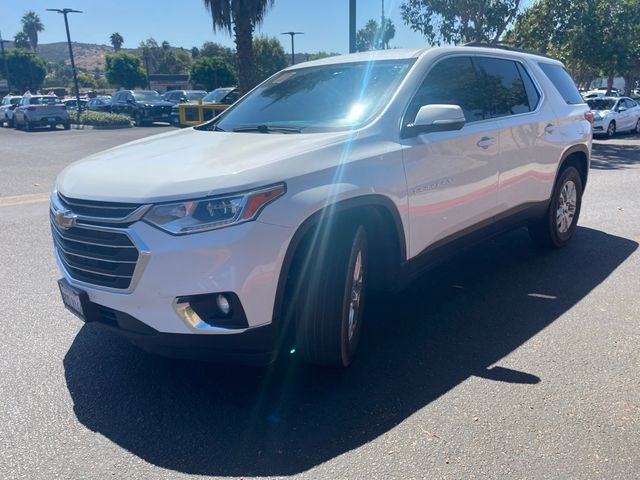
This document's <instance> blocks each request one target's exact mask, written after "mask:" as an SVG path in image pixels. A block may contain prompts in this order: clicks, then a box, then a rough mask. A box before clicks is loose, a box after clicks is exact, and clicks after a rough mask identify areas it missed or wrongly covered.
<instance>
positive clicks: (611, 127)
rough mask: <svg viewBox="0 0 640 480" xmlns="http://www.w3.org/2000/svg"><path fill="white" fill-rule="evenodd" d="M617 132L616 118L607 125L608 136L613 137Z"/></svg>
mask: <svg viewBox="0 0 640 480" xmlns="http://www.w3.org/2000/svg"><path fill="white" fill-rule="evenodd" d="M615 134H616V122H615V120H611V122H609V125H607V138H613V136H614V135H615Z"/></svg>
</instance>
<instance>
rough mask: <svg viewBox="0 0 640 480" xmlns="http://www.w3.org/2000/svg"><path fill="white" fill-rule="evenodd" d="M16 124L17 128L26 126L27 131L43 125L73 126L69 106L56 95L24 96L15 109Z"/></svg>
mask: <svg viewBox="0 0 640 480" xmlns="http://www.w3.org/2000/svg"><path fill="white" fill-rule="evenodd" d="M14 124H15V127H16V128H17V129H20V128H22V127H24V128H25V130H27V131H31V130H33V128H34V127H43V126H49V127H50V128H51V129H54V128H56V126H57V125H62V126H63V127H64V129H65V130H69V129H70V128H71V120H70V118H69V112H68V111H67V107H66V106H65V105H64V104H63V103H62V102H61V101H60V99H59V98H58V97H56V96H55V95H30V96H24V97H22V100H21V101H20V105H19V106H18V107H17V108H16V109H15V115H14Z"/></svg>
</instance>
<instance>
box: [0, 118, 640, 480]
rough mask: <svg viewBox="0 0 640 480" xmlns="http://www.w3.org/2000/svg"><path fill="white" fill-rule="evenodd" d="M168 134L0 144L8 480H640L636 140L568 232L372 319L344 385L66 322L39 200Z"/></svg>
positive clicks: (604, 174)
mask: <svg viewBox="0 0 640 480" xmlns="http://www.w3.org/2000/svg"><path fill="white" fill-rule="evenodd" d="M170 130H171V129H170V127H161V126H157V127H146V128H131V129H125V130H111V131H103V130H84V131H83V130H71V131H62V130H59V131H55V132H50V131H41V132H34V133H27V132H16V131H14V130H9V129H0V172H1V175H0V246H2V260H1V261H0V288H1V289H2V298H3V300H4V308H3V309H2V311H1V313H0V332H1V336H0V406H1V408H0V449H1V451H2V455H0V478H8V479H18V478H28V479H33V478H38V479H40V478H43V479H49V478H64V479H67V478H97V479H98V478H99V479H102V478H144V479H151V478H163V479H164V478H171V479H174V478H176V479H177V478H196V477H197V476H205V477H221V478H247V477H284V476H296V477H297V478H332V479H333V478H336V479H337V478H348V479H371V478H381V479H382V478H384V479H387V478H399V479H400V478H401V479H409V478H425V479H436V478H443V479H444V478H452V479H460V478H465V479H466V478H488V479H498V478H505V479H516V478H526V479H531V478H535V479H620V480H630V479H633V478H640V477H639V472H640V433H639V432H640V376H639V375H638V372H639V371H640V329H639V327H640V298H639V295H638V292H639V291H640V253H639V252H638V242H639V241H640V196H639V195H638V191H639V186H640V136H633V135H620V136H618V137H617V138H615V139H613V140H603V141H596V143H595V145H594V157H593V160H592V169H591V172H590V178H589V184H588V187H587V190H586V194H585V197H584V204H583V210H582V216H581V219H580V228H579V229H578V231H577V233H576V236H575V238H574V240H573V241H572V243H571V245H570V246H568V247H567V248H565V249H563V250H561V251H554V252H541V251H539V250H536V249H535V248H534V247H533V246H532V245H531V243H530V242H529V240H528V237H527V234H526V231H524V230H519V231H514V232H511V233H509V234H507V235H505V236H503V237H500V238H497V239H494V240H491V241H488V242H485V243H483V244H481V245H479V246H477V247H475V248H474V249H472V250H469V251H466V252H464V253H462V254H461V255H460V256H458V257H457V258H455V259H453V260H450V261H448V262H447V263H445V264H443V265H441V266H440V267H439V268H437V269H436V270H434V271H433V272H431V273H430V274H429V275H427V276H425V277H423V278H421V279H419V280H418V281H416V282H414V283H413V284H412V285H411V286H410V287H409V288H408V289H407V290H406V291H404V292H402V293H400V294H397V295H393V296H389V297H386V298H375V299H373V301H372V302H371V303H370V304H369V305H368V310H367V312H366V316H365V322H366V328H367V330H366V331H365V334H364V338H363V344H362V350H361V352H360V354H359V357H358V359H357V361H356V362H355V363H354V364H353V365H352V367H350V368H349V369H348V370H347V371H345V372H343V373H341V374H337V373H335V372H331V371H326V370H321V369H316V368H310V367H306V366H304V365H301V364H299V363H298V362H297V361H296V358H295V355H292V356H291V357H289V358H287V359H285V360H283V361H282V362H279V363H278V364H276V365H274V366H273V367H271V368H268V369H251V368H246V367H231V366H218V365H211V364H205V363H194V362H183V361H175V360H167V359H163V358H159V357H154V356H151V355H147V354H145V353H143V352H141V351H140V350H138V349H136V348H135V347H133V346H131V345H129V344H128V343H126V342H125V341H123V340H122V339H120V338H118V337H116V336H113V335H112V334H110V333H107V332H104V331H102V330H101V329H100V328H99V327H97V326H95V325H83V324H81V322H80V321H79V320H77V319H76V318H75V317H73V316H72V315H71V314H70V313H68V312H67V311H66V310H64V308H63V307H62V303H61V301H60V299H59V293H58V290H57V285H56V279H57V278H59V273H58V271H57V269H56V266H55V262H54V259H53V255H52V249H51V241H50V233H49V226H48V223H47V222H48V219H47V203H46V197H47V192H49V191H50V189H51V186H52V185H53V182H54V179H55V175H56V174H57V172H59V171H60V170H61V169H62V168H64V166H65V165H67V164H68V163H70V162H72V161H74V160H76V159H79V158H81V157H83V156H85V155H88V154H90V153H92V152H95V151H99V150H103V149H105V148H110V147H112V146H115V145H118V144H120V143H123V142H125V141H129V140H134V139H137V138H141V137H143V136H147V135H151V134H154V133H160V132H165V131H170Z"/></svg>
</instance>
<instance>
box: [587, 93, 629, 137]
mask: <svg viewBox="0 0 640 480" xmlns="http://www.w3.org/2000/svg"><path fill="white" fill-rule="evenodd" d="M587 104H588V105H589V108H590V109H591V110H592V111H593V112H594V122H593V133H594V135H598V134H605V135H606V136H607V137H609V138H611V137H613V136H614V135H615V134H616V132H625V131H634V132H636V133H640V106H639V105H638V103H637V102H636V101H635V100H632V99H630V98H629V97H601V98H593V99H590V100H587Z"/></svg>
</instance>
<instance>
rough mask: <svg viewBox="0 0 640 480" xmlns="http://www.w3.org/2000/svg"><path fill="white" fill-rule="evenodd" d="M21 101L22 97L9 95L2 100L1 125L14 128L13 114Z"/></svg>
mask: <svg viewBox="0 0 640 480" xmlns="http://www.w3.org/2000/svg"><path fill="white" fill-rule="evenodd" d="M20 100H22V96H20V95H7V96H5V97H3V98H2V102H1V103H0V123H1V124H2V125H3V126H7V127H9V128H13V114H14V112H15V109H16V107H17V106H18V104H19V103H20Z"/></svg>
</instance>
